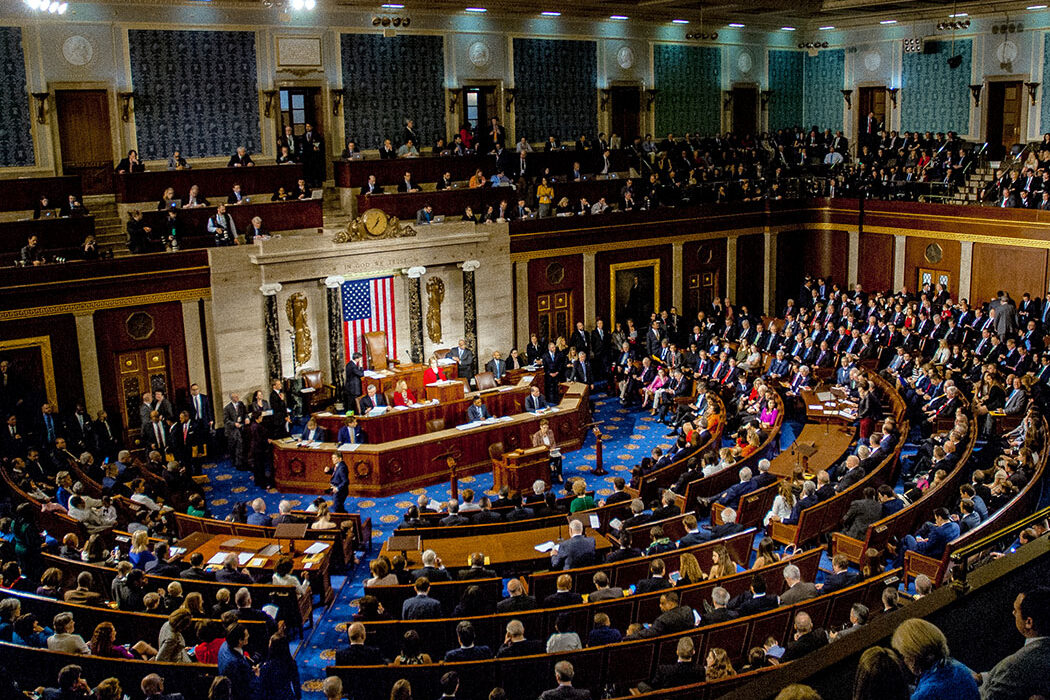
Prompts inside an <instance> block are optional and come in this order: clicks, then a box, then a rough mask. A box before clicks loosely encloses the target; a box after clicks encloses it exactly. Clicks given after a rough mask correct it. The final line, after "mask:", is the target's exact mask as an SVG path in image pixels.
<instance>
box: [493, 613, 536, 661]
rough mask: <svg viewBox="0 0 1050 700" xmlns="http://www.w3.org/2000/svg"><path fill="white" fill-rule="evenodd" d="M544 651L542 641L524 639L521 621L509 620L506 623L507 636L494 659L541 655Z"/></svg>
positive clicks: (523, 628)
mask: <svg viewBox="0 0 1050 700" xmlns="http://www.w3.org/2000/svg"><path fill="white" fill-rule="evenodd" d="M546 650H547V647H546V645H545V644H544V643H543V642H542V641H540V640H538V639H526V638H525V626H524V625H523V624H521V621H519V620H511V621H510V622H509V623H507V635H506V637H504V640H503V644H502V646H500V648H499V651H497V652H496V658H497V659H502V658H506V657H508V656H509V657H515V656H534V655H536V654H543V653H544V652H545V651H546Z"/></svg>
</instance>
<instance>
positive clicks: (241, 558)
mask: <svg viewBox="0 0 1050 700" xmlns="http://www.w3.org/2000/svg"><path fill="white" fill-rule="evenodd" d="M254 557H255V555H254V554H252V553H251V552H241V553H239V554H238V555H237V564H238V565H239V566H244V565H245V564H247V563H248V562H250V561H251V560H252V559H253V558H254Z"/></svg>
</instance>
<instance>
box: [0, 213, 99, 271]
mask: <svg viewBox="0 0 1050 700" xmlns="http://www.w3.org/2000/svg"><path fill="white" fill-rule="evenodd" d="M94 232H95V217H94V216H91V215H88V216H73V217H69V216H64V217H58V218H50V219H19V220H17V221H0V260H3V261H4V262H5V263H13V262H14V260H15V259H17V258H20V257H21V253H22V246H24V245H25V244H26V241H27V240H28V239H29V236H30V235H32V234H36V235H38V236H39V237H40V245H41V246H43V248H44V253H45V255H46V256H47V257H48V258H50V257H51V256H53V255H61V256H63V257H66V258H69V257H70V254H75V253H76V251H77V249H78V248H79V247H80V244H81V243H83V242H84V237H85V236H87V235H88V234H90V233H94Z"/></svg>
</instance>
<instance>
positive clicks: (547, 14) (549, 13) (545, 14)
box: [540, 10, 561, 17]
mask: <svg viewBox="0 0 1050 700" xmlns="http://www.w3.org/2000/svg"><path fill="white" fill-rule="evenodd" d="M540 14H541V15H543V16H544V17H561V13H560V12H551V11H549V10H548V11H547V12H541V13H540Z"/></svg>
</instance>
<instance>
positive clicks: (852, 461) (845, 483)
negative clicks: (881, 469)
mask: <svg viewBox="0 0 1050 700" xmlns="http://www.w3.org/2000/svg"><path fill="white" fill-rule="evenodd" d="M863 478H864V470H863V469H861V468H860V458H859V457H857V455H850V456H849V457H847V458H846V471H845V472H844V473H843V474H842V476H841V477H840V478H839V483H837V484H835V491H837V492H838V493H842V492H843V491H845V490H846V489H848V488H850V487H851V486H853V485H854V484H856V483H857V482H859V481H860V480H861V479H863Z"/></svg>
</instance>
